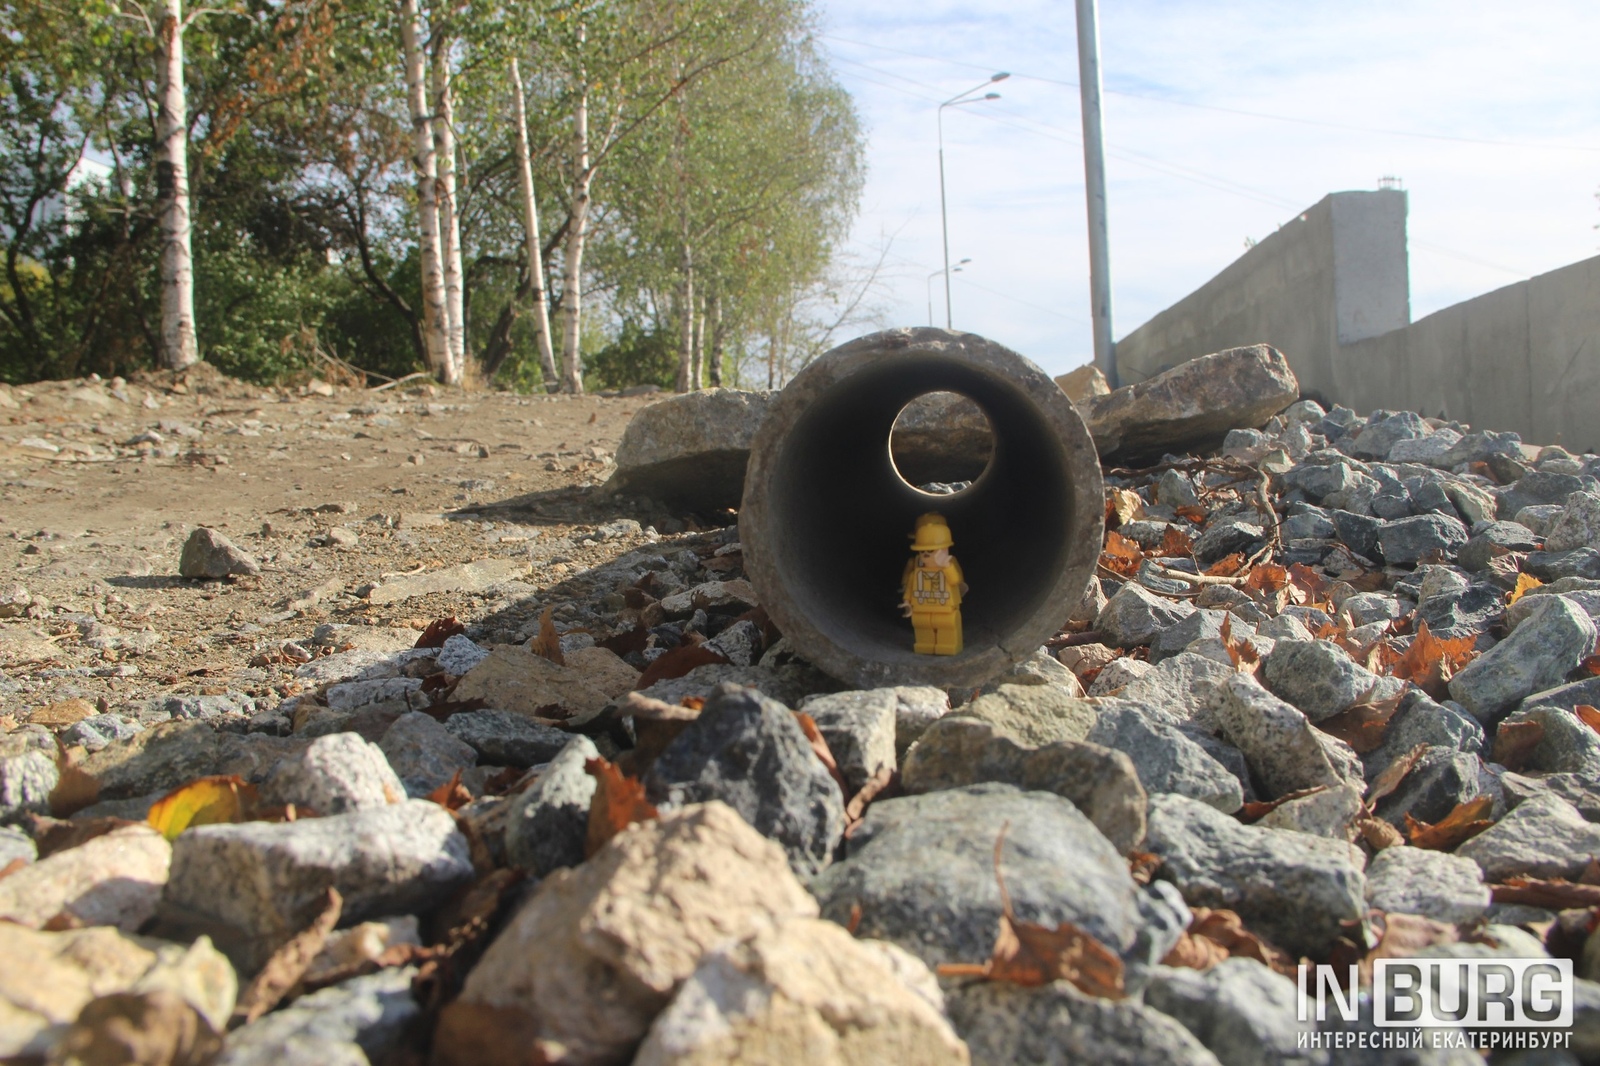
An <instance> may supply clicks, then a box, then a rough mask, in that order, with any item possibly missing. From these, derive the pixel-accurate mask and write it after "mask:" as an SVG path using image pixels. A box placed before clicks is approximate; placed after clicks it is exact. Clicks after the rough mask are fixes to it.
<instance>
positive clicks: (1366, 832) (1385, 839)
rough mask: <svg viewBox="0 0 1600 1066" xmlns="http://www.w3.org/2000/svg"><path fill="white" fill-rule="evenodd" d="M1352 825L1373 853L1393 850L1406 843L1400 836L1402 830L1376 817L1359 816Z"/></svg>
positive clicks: (1369, 815) (1368, 815)
mask: <svg viewBox="0 0 1600 1066" xmlns="http://www.w3.org/2000/svg"><path fill="white" fill-rule="evenodd" d="M1351 825H1353V826H1355V829H1356V832H1358V833H1360V834H1361V839H1362V840H1365V841H1366V842H1367V846H1368V847H1370V848H1371V849H1372V850H1373V851H1382V850H1383V849H1384V848H1392V847H1394V846H1395V845H1397V844H1404V843H1405V842H1406V838H1405V837H1403V836H1401V835H1400V830H1398V829H1396V828H1395V827H1394V826H1392V825H1390V824H1389V823H1388V822H1386V821H1384V820H1383V819H1382V818H1379V817H1377V816H1375V815H1371V814H1358V815H1356V817H1355V819H1354V821H1352V822H1351Z"/></svg>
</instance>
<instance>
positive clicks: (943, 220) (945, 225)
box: [929, 70, 1011, 329]
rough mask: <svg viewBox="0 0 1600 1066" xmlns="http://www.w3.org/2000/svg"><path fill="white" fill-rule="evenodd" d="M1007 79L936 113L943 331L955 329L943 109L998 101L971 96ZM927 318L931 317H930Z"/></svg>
mask: <svg viewBox="0 0 1600 1066" xmlns="http://www.w3.org/2000/svg"><path fill="white" fill-rule="evenodd" d="M1009 77H1011V75H1010V74H1009V73H1007V72H1006V71H1003V70H1002V71H1001V72H1000V73H998V74H995V75H992V76H991V77H990V78H989V80H988V81H986V82H983V83H982V84H979V85H974V86H973V87H972V88H970V89H968V90H967V91H966V92H964V93H957V94H956V95H954V96H952V97H951V98H950V99H948V100H946V101H945V102H944V103H942V104H940V105H939V109H938V112H937V117H936V122H937V124H938V127H939V228H940V230H941V232H942V233H943V237H944V328H945V329H954V328H955V327H954V326H953V325H951V315H950V215H949V213H948V212H947V211H946V209H945V197H944V109H945V108H947V107H959V106H960V105H962V104H976V103H980V102H982V101H984V100H998V99H1000V94H999V93H984V94H983V95H982V96H973V95H972V94H973V93H975V92H977V91H978V90H979V89H981V88H983V87H984V86H985V85H992V84H993V83H995V82H997V81H1005V80H1006V79H1007V78H1009ZM929 317H932V316H931V315H930V316H929Z"/></svg>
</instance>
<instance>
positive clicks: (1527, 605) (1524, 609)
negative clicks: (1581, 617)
mask: <svg viewBox="0 0 1600 1066" xmlns="http://www.w3.org/2000/svg"><path fill="white" fill-rule="evenodd" d="M1590 586H1593V587H1590ZM1546 596H1560V597H1561V598H1562V599H1564V600H1566V601H1567V602H1568V603H1570V604H1572V605H1573V606H1574V607H1576V608H1577V609H1578V610H1580V611H1582V612H1583V613H1584V614H1586V615H1588V616H1589V617H1590V618H1591V619H1593V620H1595V622H1596V625H1597V626H1600V581H1589V580H1585V579H1584V578H1581V577H1577V578H1573V577H1569V578H1563V579H1561V580H1560V581H1556V582H1553V583H1551V584H1549V585H1541V586H1539V587H1538V588H1536V589H1532V590H1531V591H1529V592H1528V593H1527V594H1526V595H1524V596H1523V597H1522V598H1521V599H1520V600H1518V601H1517V602H1516V603H1513V604H1511V605H1510V606H1509V607H1507V608H1506V611H1505V624H1506V629H1507V630H1512V629H1516V628H1517V627H1518V626H1519V625H1521V624H1522V623H1523V620H1524V619H1526V618H1527V617H1528V616H1529V615H1530V614H1532V613H1533V612H1534V610H1535V609H1536V608H1537V607H1538V606H1539V601H1540V600H1542V599H1544V598H1545V597H1546Z"/></svg>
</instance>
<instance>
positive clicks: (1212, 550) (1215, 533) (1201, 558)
mask: <svg viewBox="0 0 1600 1066" xmlns="http://www.w3.org/2000/svg"><path fill="white" fill-rule="evenodd" d="M1265 536H1266V530H1265V529H1264V528H1262V526H1261V525H1260V524H1259V523H1257V522H1247V521H1245V520H1244V519H1242V518H1226V519H1223V520H1221V521H1212V522H1211V523H1210V524H1208V525H1207V526H1206V530H1205V532H1204V533H1202V534H1200V536H1199V537H1198V538H1196V540H1195V542H1194V561H1195V562H1197V563H1199V564H1200V565H1201V566H1210V565H1211V564H1212V563H1214V562H1216V561H1217V560H1219V559H1222V558H1225V557H1227V556H1229V555H1232V554H1233V553H1234V552H1242V553H1244V554H1246V555H1248V554H1249V553H1250V552H1252V551H1254V550H1255V549H1256V548H1257V547H1259V546H1260V544H1261V541H1262V539H1263V538H1264V537H1265Z"/></svg>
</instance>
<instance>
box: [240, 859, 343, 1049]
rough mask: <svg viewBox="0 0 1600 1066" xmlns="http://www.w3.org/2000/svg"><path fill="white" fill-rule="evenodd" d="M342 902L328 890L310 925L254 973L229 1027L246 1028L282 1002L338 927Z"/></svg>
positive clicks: (336, 892) (336, 891)
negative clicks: (242, 1026)
mask: <svg viewBox="0 0 1600 1066" xmlns="http://www.w3.org/2000/svg"><path fill="white" fill-rule="evenodd" d="M343 910H344V899H343V898H342V897H341V896H340V895H339V892H338V890H337V889H334V888H330V889H328V890H327V892H326V893H324V895H323V897H322V911H321V913H319V914H318V915H317V916H316V918H315V919H313V921H312V922H311V924H310V925H308V926H306V928H304V929H302V930H300V932H298V933H296V934H295V935H294V936H293V937H291V938H290V940H289V942H288V943H287V944H284V945H283V946H282V947H280V948H279V949H278V950H277V951H274V952H273V953H272V957H271V958H270V959H268V960H267V964H266V965H265V966H263V967H262V968H261V972H260V973H258V974H256V976H255V979H254V980H252V981H251V982H250V986H249V987H248V988H246V989H245V990H244V992H243V994H241V995H240V996H239V1002H238V1004H237V1005H236V1006H235V1007H234V1008H233V1024H234V1025H235V1026H239V1025H249V1024H250V1023H251V1022H253V1021H255V1020H256V1019H257V1018H259V1017H261V1016H262V1015H263V1014H265V1013H267V1011H269V1010H271V1009H272V1008H273V1007H276V1006H277V1005H278V1004H279V1003H281V1002H282V1001H283V998H284V997H285V996H287V995H288V994H289V993H290V992H291V991H293V990H294V987H295V986H296V985H298V984H299V983H300V978H302V977H304V976H305V972H306V969H307V967H309V966H310V965H311V960H312V959H314V958H316V957H317V953H318V952H320V951H321V950H322V948H323V945H325V944H326V943H327V942H328V934H329V933H331V932H333V927H334V926H336V925H338V924H339V915H340V914H341V913H342V912H343Z"/></svg>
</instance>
